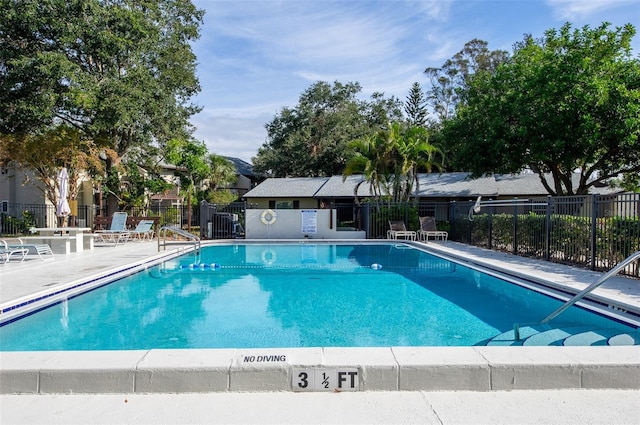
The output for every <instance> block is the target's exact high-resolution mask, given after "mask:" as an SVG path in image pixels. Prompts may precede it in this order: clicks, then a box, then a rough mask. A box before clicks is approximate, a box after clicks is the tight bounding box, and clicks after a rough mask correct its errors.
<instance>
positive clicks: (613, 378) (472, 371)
mask: <svg viewBox="0 0 640 425" xmlns="http://www.w3.org/2000/svg"><path fill="white" fill-rule="evenodd" d="M316 371H317V372H319V373H320V372H321V373H323V374H324V375H322V376H327V377H330V378H327V380H329V379H331V380H333V381H331V382H329V381H327V383H330V384H331V385H332V386H329V387H327V389H326V391H349V390H351V391H502V390H549V389H635V390H637V389H640V346H624V347H606V346H604V347H388V348H384V347H381V348H338V347H327V348H283V349H280V348H270V349H190V350H148V351H147V350H139V351H85V352H78V351H76V352H73V351H68V352H0V394H21V393H27V394H61V393H69V394H70V393H198V392H273V391H278V392H286V391H325V389H324V388H322V387H320V388H319V387H318V386H319V384H320V382H319V381H318V380H317V379H322V378H318V374H317V373H316V383H315V386H314V384H313V382H311V384H310V385H309V386H306V387H305V386H303V385H300V384H299V383H301V382H302V381H301V379H302V378H301V377H302V376H303V375H304V377H305V381H304V382H307V380H308V379H307V377H313V375H314V373H315V372H316ZM341 371H347V372H345V373H342V375H341V378H342V382H340V383H338V382H337V381H336V379H337V378H336V377H337V376H338V375H337V374H339V373H340V372H341ZM347 373H350V374H351V375H347ZM332 374H333V375H332ZM351 378H353V382H354V383H355V387H353V388H349V383H350V382H351V381H350V379H351ZM309 379H312V378H309ZM337 384H341V385H342V387H341V388H336V385H337Z"/></svg>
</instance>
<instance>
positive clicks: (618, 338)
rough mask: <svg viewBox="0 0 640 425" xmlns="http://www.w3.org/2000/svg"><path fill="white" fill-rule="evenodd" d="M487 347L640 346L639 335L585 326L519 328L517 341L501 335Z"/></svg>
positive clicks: (639, 332) (508, 333)
mask: <svg viewBox="0 0 640 425" xmlns="http://www.w3.org/2000/svg"><path fill="white" fill-rule="evenodd" d="M486 345H489V346H501V345H502V346H513V345H522V346H554V345H558V346H561V345H564V346H592V345H612V346H613V345H640V331H631V332H625V331H623V330H621V329H593V328H589V327H585V326H571V325H569V326H562V325H559V326H550V325H531V326H523V327H521V328H520V339H519V340H515V339H514V334H513V331H512V330H511V331H507V332H503V333H501V334H500V335H496V336H495V337H493V338H491V339H489V340H488V341H487V343H486Z"/></svg>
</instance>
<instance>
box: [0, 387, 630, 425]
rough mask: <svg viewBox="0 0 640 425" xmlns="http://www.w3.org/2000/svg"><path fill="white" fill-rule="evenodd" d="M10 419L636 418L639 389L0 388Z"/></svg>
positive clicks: (584, 422)
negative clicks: (97, 391) (94, 391)
mask: <svg viewBox="0 0 640 425" xmlns="http://www.w3.org/2000/svg"><path fill="white" fill-rule="evenodd" d="M0 411H1V413H0V423H2V425H10V424H51V425H55V424H65V425H67V424H69V425H71V424H139V425H143V424H393V425H402V424H438V425H449V424H473V425H483V424H487V425H502V424H504V425H507V424H508V425H513V424H518V425H526V424H562V425H572V424H575V425H593V424H603V425H604V424H606V425H612V424H616V425H637V424H639V423H640V391H619V390H608V391H602V390H561V391H510V392H506V391H500V392H462V391H461V392H401V391H397V392H362V393H339V394H331V393H330V394H327V393H210V394H160V395H150V394H149V395H133V394H115V395H114V394H111V395H86V394H84V395H15V396H0Z"/></svg>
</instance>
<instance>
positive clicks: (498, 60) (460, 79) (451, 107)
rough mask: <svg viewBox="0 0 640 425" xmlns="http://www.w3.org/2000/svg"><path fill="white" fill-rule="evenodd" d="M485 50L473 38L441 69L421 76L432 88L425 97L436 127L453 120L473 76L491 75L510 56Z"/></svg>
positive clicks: (503, 52)
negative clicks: (461, 97) (427, 78)
mask: <svg viewBox="0 0 640 425" xmlns="http://www.w3.org/2000/svg"><path fill="white" fill-rule="evenodd" d="M488 46H489V43H487V42H486V41H484V40H479V39H477V38H475V39H473V40H471V41H469V42H467V43H466V44H465V45H464V47H463V48H462V50H460V51H459V52H458V53H456V54H455V55H453V57H452V58H451V59H448V60H447V61H446V62H445V63H444V64H443V65H442V66H441V67H440V68H427V69H425V71H424V72H425V74H427V76H428V77H429V79H430V81H431V88H430V89H429V90H428V91H427V93H426V96H427V99H429V103H430V105H431V106H432V108H433V111H434V114H435V116H436V119H437V124H436V127H439V126H440V124H442V123H444V122H445V121H447V120H449V119H451V118H453V117H454V116H455V109H456V106H457V105H458V103H459V102H460V94H461V93H462V92H463V91H464V90H465V89H466V87H467V86H468V84H469V81H470V80H471V78H472V77H473V76H474V75H476V74H479V73H493V72H494V71H495V70H496V69H497V68H498V66H499V65H500V64H502V63H504V62H506V61H507V59H508V56H509V54H508V53H507V52H506V51H504V50H493V51H492V50H489V48H488ZM447 153H448V152H447Z"/></svg>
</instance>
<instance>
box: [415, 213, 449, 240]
mask: <svg viewBox="0 0 640 425" xmlns="http://www.w3.org/2000/svg"><path fill="white" fill-rule="evenodd" d="M418 235H419V236H420V240H422V241H425V242H426V241H428V240H429V238H434V239H435V240H443V241H445V242H446V241H447V238H448V237H449V233H447V232H445V231H444V230H438V229H437V228H436V219H435V217H420V230H418Z"/></svg>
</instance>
